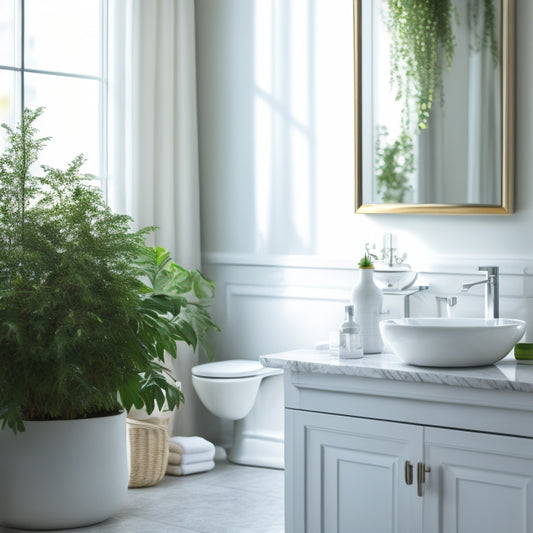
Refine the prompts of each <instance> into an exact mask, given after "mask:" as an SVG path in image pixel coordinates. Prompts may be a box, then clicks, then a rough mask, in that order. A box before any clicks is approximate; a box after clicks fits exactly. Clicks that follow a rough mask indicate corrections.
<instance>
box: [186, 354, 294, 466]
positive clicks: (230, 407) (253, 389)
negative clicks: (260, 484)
mask: <svg viewBox="0 0 533 533" xmlns="http://www.w3.org/2000/svg"><path fill="white" fill-rule="evenodd" d="M192 384H193V386H194V389H195V391H196V393H197V394H198V397H199V398H200V400H201V401H202V403H203V404H204V405H205V407H206V408H207V409H209V410H210V411H211V412H212V413H213V414H214V415H216V416H219V417H221V418H225V419H229V420H234V421H235V422H234V426H233V445H232V447H231V449H230V450H229V451H228V459H229V460H230V461H231V462H232V463H237V464H242V465H250V466H262V467H268V468H278V469H283V467H284V461H283V431H284V428H283V424H284V420H283V370H281V369H279V368H266V367H264V366H263V365H261V363H260V362H259V361H251V360H247V359H231V360H228V361H217V362H214V363H206V364H201V365H197V366H195V367H193V368H192Z"/></svg>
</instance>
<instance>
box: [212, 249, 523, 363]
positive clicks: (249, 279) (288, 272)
mask: <svg viewBox="0 0 533 533" xmlns="http://www.w3.org/2000/svg"><path fill="white" fill-rule="evenodd" d="M493 264H496V265H498V266H499V267H500V276H501V277H500V298H501V300H500V309H501V315H502V316H503V317H514V318H522V319H524V320H526V321H527V322H528V324H529V325H530V327H529V330H530V333H529V336H531V339H533V263H532V262H531V261H527V260H505V261H501V260H500V261H496V262H495V261H494V260H492V261H491V260H490V259H468V260H453V261H435V262H433V263H431V262H427V263H426V264H424V265H420V266H419V268H418V270H419V276H418V279H417V280H416V282H415V284H423V285H429V290H427V291H424V292H420V293H418V294H416V295H414V296H412V297H411V300H410V309H411V316H437V315H438V306H437V301H436V296H456V297H457V299H458V301H457V304H456V305H455V306H454V307H453V308H449V312H450V314H451V315H455V316H483V309H484V291H483V287H482V286H481V287H475V288H473V289H471V291H470V292H468V293H461V292H460V287H461V283H462V282H463V281H468V282H470V281H475V280H476V279H481V277H480V276H481V275H480V274H479V273H477V272H476V271H477V266H479V265H493ZM413 266H415V265H413ZM203 271H204V272H205V274H206V275H207V276H208V277H210V278H211V279H213V280H214V281H215V283H216V287H217V293H216V304H215V309H214V313H215V318H216V321H217V322H218V324H219V325H220V327H221V328H222V332H221V333H220V334H217V335H215V336H214V338H213V341H214V344H215V349H216V357H217V359H232V358H243V359H256V358H257V357H258V356H259V355H262V354H268V353H275V352H278V351H284V350H290V349H294V348H309V347H313V346H314V345H315V344H316V343H317V342H321V341H327V339H328V332H329V331H336V330H337V328H338V325H339V323H340V322H341V321H342V320H343V317H344V305H345V304H346V303H348V302H349V299H350V294H351V288H352V286H353V285H354V284H355V283H356V282H357V279H358V273H357V269H356V267H355V262H352V261H348V260H346V259H329V258H318V257H309V256H255V255H253V254H249V255H247V254H242V255H241V254H239V255H236V254H214V253H213V254H205V255H204V257H203ZM394 298H397V297H394ZM401 309H403V305H402V304H401V302H400V303H399V302H398V300H395V299H391V298H390V297H387V298H385V300H384V311H385V312H386V313H387V312H388V315H384V316H398V314H399V313H401ZM526 339H528V336H526Z"/></svg>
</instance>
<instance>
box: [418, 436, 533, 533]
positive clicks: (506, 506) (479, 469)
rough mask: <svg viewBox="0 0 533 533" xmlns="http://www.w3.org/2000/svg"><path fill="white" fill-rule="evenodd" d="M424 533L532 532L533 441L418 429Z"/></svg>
mask: <svg viewBox="0 0 533 533" xmlns="http://www.w3.org/2000/svg"><path fill="white" fill-rule="evenodd" d="M424 461H425V463H426V465H430V467H431V473H430V474H429V476H428V479H427V487H426V491H425V494H424V498H423V499H424V531H427V532H428V533H429V532H439V533H470V532H472V533H477V532H478V531H479V532H480V533H502V532H507V533H531V532H533V440H532V439H526V438H518V437H510V436H503V435H491V434H484V433H473V432H468V431H454V430H449V429H440V428H425V429H424Z"/></svg>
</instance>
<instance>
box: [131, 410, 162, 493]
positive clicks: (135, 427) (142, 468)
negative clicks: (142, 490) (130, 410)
mask: <svg viewBox="0 0 533 533" xmlns="http://www.w3.org/2000/svg"><path fill="white" fill-rule="evenodd" d="M127 422H128V441H129V448H130V480H129V487H130V488H132V487H148V486H151V485H155V484H156V483H159V481H161V480H162V479H163V476H164V475H165V471H166V468H167V465H168V426H169V417H161V418H155V417H154V418H149V419H146V420H134V419H132V418H128V420H127Z"/></svg>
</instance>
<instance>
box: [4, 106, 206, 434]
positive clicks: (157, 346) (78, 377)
mask: <svg viewBox="0 0 533 533" xmlns="http://www.w3.org/2000/svg"><path fill="white" fill-rule="evenodd" d="M41 113H42V109H37V110H35V111H31V110H25V112H24V114H23V119H22V122H21V124H20V125H19V127H18V128H17V129H16V130H12V129H10V128H9V127H7V126H6V125H3V127H4V128H5V129H6V131H7V133H8V138H9V146H8V148H7V150H6V151H5V153H4V154H3V155H2V157H1V158H0V420H1V421H2V427H4V426H5V425H6V423H7V425H8V426H9V427H10V428H11V429H12V430H13V431H15V432H17V431H23V430H24V424H23V420H50V419H74V418H84V417H91V416H97V415H100V414H109V413H113V412H117V411H119V410H120V409H121V408H122V407H124V408H126V409H129V408H130V407H131V406H132V405H135V406H136V407H137V408H141V407H143V406H145V407H146V409H147V411H148V412H151V411H152V410H153V409H154V407H155V405H157V406H158V407H159V408H162V407H163V405H164V404H165V401H166V404H167V405H168V408H169V409H172V408H174V407H175V406H176V405H178V404H179V403H180V402H181V401H183V396H182V394H181V391H180V390H179V389H178V388H177V387H176V384H175V383H174V382H173V381H172V379H170V378H169V377H168V375H167V372H168V371H167V369H166V368H165V366H164V354H165V351H167V352H169V353H170V355H172V356H173V357H176V356H177V347H176V342H177V341H184V342H186V343H187V344H190V345H192V346H194V347H196V346H197V345H198V344H199V345H206V344H207V332H208V331H209V330H210V329H213V328H215V329H216V326H215V324H214V323H213V322H212V321H211V318H210V316H209V313H208V311H207V307H208V306H209V304H210V303H211V301H212V298H213V295H214V286H213V283H212V282H211V281H209V280H207V279H205V278H204V277H203V276H202V275H201V274H200V273H199V272H198V271H190V272H189V271H187V270H185V269H183V268H181V267H179V266H178V265H176V264H175V263H173V262H172V260H171V259H170V257H169V254H168V252H166V251H164V250H162V249H161V248H157V249H155V250H154V249H151V248H148V247H147V246H146V245H145V244H144V243H145V237H146V235H147V233H148V232H150V231H152V230H153V228H147V229H144V230H141V231H139V232H132V231H131V230H130V224H131V219H130V218H129V217H127V216H125V215H119V214H115V213H113V212H112V211H111V210H110V209H109V207H108V206H107V205H106V204H105V202H104V200H103V198H102V195H101V193H100V190H99V189H97V188H96V187H93V186H91V185H89V184H88V181H89V178H90V176H87V175H85V174H83V173H81V171H80V168H81V166H82V164H83V162H84V159H83V157H81V156H79V157H77V158H75V159H74V160H73V161H72V162H71V163H70V164H69V165H68V167H67V169H66V170H59V169H55V168H50V167H42V171H43V174H42V175H40V176H35V175H34V174H33V173H32V169H33V167H34V166H35V163H36V161H37V157H38V154H39V151H40V150H41V149H42V147H43V146H44V145H45V144H46V142H47V141H48V139H39V138H37V137H36V135H37V130H36V129H35V127H34V126H33V123H34V121H35V120H36V119H37V118H38V116H39V115H40V114H41Z"/></svg>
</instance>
